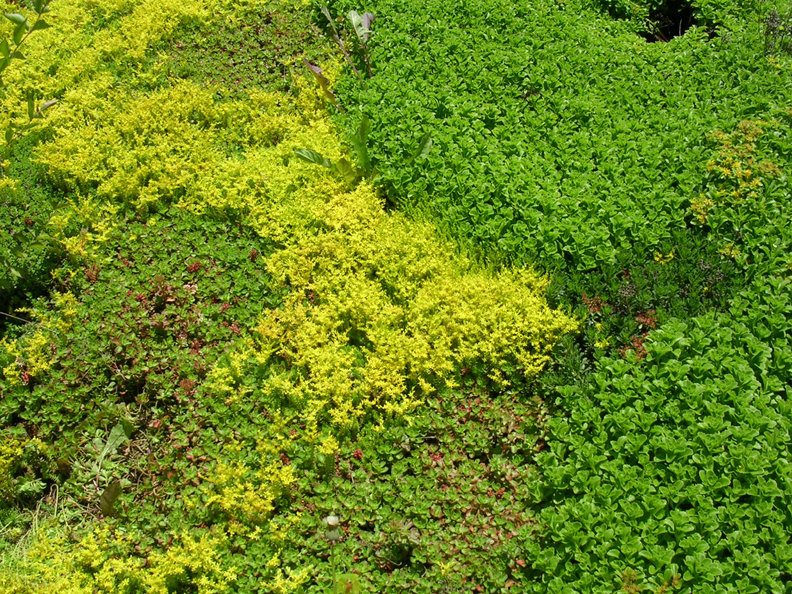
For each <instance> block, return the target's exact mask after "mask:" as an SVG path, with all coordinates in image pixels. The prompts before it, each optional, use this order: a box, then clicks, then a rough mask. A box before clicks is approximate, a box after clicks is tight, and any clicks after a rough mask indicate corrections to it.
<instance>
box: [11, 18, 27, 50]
mask: <svg viewBox="0 0 792 594" xmlns="http://www.w3.org/2000/svg"><path fill="white" fill-rule="evenodd" d="M27 28H28V24H27V21H25V22H24V23H20V24H18V25H17V26H16V27H14V45H19V44H20V43H22V38H23V37H24V36H25V33H27ZM17 57H18V56H17Z"/></svg>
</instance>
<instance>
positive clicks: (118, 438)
mask: <svg viewBox="0 0 792 594" xmlns="http://www.w3.org/2000/svg"><path fill="white" fill-rule="evenodd" d="M126 440H127V434H126V430H125V428H124V424H123V423H118V425H116V426H115V427H113V428H112V430H111V431H110V436H109V437H108V438H107V442H106V443H105V445H104V448H102V458H105V457H107V456H109V455H110V454H112V453H114V452H115V451H116V450H117V449H118V447H119V446H120V445H121V444H122V443H124V442H125V441H126Z"/></svg>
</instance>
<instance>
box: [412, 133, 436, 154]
mask: <svg viewBox="0 0 792 594" xmlns="http://www.w3.org/2000/svg"><path fill="white" fill-rule="evenodd" d="M431 150H432V137H431V136H429V134H424V135H423V136H421V139H420V140H419V141H418V146H417V147H416V148H415V149H414V150H413V159H417V158H419V157H426V156H428V155H429V152H430V151H431Z"/></svg>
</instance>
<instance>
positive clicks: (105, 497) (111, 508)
mask: <svg viewBox="0 0 792 594" xmlns="http://www.w3.org/2000/svg"><path fill="white" fill-rule="evenodd" d="M120 495H121V481H119V480H118V479H115V480H114V481H113V482H112V483H110V484H109V485H108V486H107V488H106V489H105V490H104V492H103V493H102V496H101V497H100V498H99V509H101V510H102V515H103V516H105V517H106V518H107V517H110V516H114V515H115V514H116V510H115V503H116V501H118V498H119V497H120Z"/></svg>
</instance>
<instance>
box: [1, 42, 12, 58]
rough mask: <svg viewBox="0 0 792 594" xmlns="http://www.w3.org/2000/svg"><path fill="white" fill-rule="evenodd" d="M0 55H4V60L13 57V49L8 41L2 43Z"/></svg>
mask: <svg viewBox="0 0 792 594" xmlns="http://www.w3.org/2000/svg"><path fill="white" fill-rule="evenodd" d="M0 55H2V56H3V57H4V58H8V56H10V55H11V48H10V47H9V45H8V40H7V39H3V41H0Z"/></svg>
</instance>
